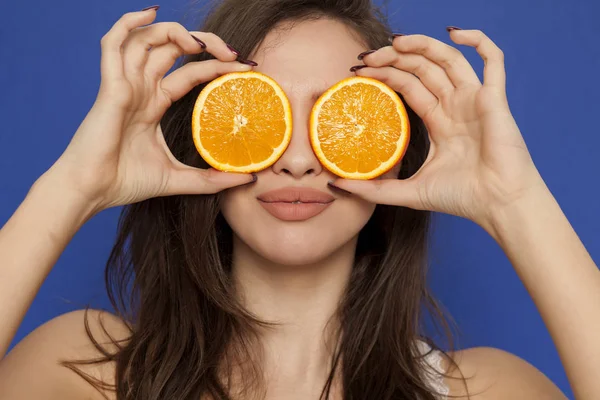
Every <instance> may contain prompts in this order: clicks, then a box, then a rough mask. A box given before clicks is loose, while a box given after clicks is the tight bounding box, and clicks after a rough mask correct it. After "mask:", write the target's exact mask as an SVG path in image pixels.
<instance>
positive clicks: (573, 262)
mask: <svg viewBox="0 0 600 400" xmlns="http://www.w3.org/2000/svg"><path fill="white" fill-rule="evenodd" d="M492 226H493V229H491V230H490V234H492V236H494V238H495V239H496V240H497V241H498V243H499V244H500V246H502V248H503V249H504V251H505V252H506V254H507V256H508V258H509V259H510V261H511V262H512V264H513V266H514V268H515V270H516V272H517V274H518V275H519V277H520V278H521V280H522V281H523V284H524V285H525V287H526V288H527V290H528V292H529V293H530V295H531V297H532V298H533V301H534V302H535V304H536V306H537V308H538V310H539V312H540V314H541V316H542V318H543V320H544V322H545V323H546V326H547V328H548V330H549V332H550V334H551V336H552V338H553V340H554V343H555V345H556V347H557V349H558V352H559V355H560V358H561V360H562V362H563V365H564V367H565V370H566V373H567V376H568V378H569V382H570V383H571V386H572V388H573V391H574V393H575V396H576V398H577V399H579V400H588V399H590V400H591V399H595V398H597V397H598V394H599V393H600V363H598V360H600V341H598V332H600V271H599V270H598V267H597V266H596V265H595V264H594V261H593V260H592V258H591V257H590V255H589V254H588V252H587V251H586V249H585V247H584V246H583V244H582V243H581V241H580V240H579V238H578V236H577V234H576V233H575V231H574V230H573V228H572V227H571V225H570V223H569V221H568V220H567V218H566V217H565V215H564V214H563V212H562V211H561V209H560V207H559V205H558V203H557V202H556V200H555V199H554V197H553V196H552V194H551V193H550V191H549V190H548V189H547V188H546V186H545V185H543V189H540V190H538V191H537V192H536V193H532V194H531V195H530V196H528V197H526V198H523V199H521V200H520V201H519V202H517V203H514V204H513V205H511V206H509V207H506V208H505V209H503V210H501V211H500V212H497V213H496V214H495V216H494V222H493V224H492Z"/></svg>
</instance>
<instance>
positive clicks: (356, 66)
mask: <svg viewBox="0 0 600 400" xmlns="http://www.w3.org/2000/svg"><path fill="white" fill-rule="evenodd" d="M365 67H366V65H355V66H354V67H352V68H350V72H356V71H358V70H359V69H363V68H365Z"/></svg>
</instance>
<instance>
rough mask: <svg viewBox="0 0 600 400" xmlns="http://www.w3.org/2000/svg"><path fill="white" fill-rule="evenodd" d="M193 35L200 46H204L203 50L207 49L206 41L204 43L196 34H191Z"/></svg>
mask: <svg viewBox="0 0 600 400" xmlns="http://www.w3.org/2000/svg"><path fill="white" fill-rule="evenodd" d="M190 36H192V38H193V39H194V40H195V41H196V42H198V44H199V45H200V47H202V50H204V49H206V43H204V42H203V41H202V40H200V39H198V38H197V37H196V36H194V35H190Z"/></svg>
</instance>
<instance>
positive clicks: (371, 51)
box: [356, 50, 377, 60]
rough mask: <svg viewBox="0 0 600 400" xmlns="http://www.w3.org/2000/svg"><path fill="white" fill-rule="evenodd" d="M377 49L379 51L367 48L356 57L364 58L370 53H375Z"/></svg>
mask: <svg viewBox="0 0 600 400" xmlns="http://www.w3.org/2000/svg"><path fill="white" fill-rule="evenodd" d="M376 51H377V50H367V51H363V52H362V53H360V54H359V55H358V57H356V58H358V59H359V60H362V59H363V58H365V56H368V55H369V54H373V53H375V52H376Z"/></svg>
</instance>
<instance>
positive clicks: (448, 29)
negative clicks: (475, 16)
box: [446, 26, 462, 32]
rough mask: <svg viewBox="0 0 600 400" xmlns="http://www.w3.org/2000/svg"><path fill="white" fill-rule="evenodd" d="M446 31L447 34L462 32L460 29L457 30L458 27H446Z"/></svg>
mask: <svg viewBox="0 0 600 400" xmlns="http://www.w3.org/2000/svg"><path fill="white" fill-rule="evenodd" d="M446 30H447V31H448V32H452V31H462V28H459V27H458V26H447V27H446Z"/></svg>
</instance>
